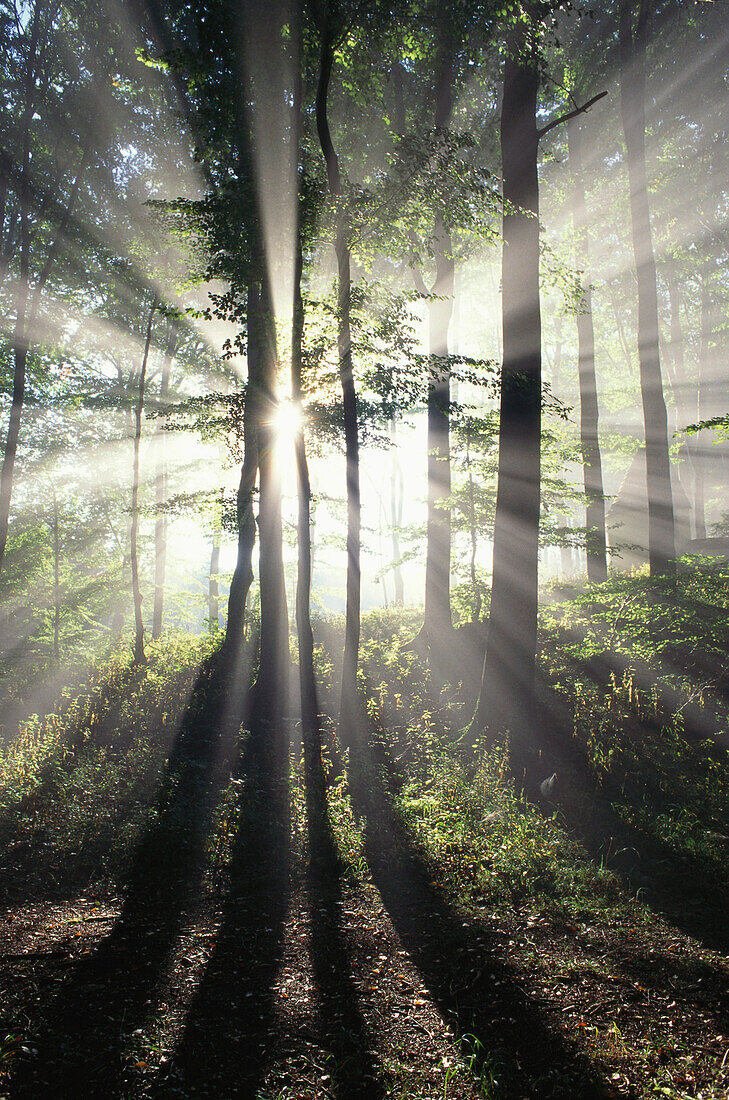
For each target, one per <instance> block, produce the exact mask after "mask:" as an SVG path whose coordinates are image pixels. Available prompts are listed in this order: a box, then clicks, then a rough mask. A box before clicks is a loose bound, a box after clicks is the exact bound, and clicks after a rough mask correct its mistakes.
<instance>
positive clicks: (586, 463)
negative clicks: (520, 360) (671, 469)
mask: <svg viewBox="0 0 729 1100" xmlns="http://www.w3.org/2000/svg"><path fill="white" fill-rule="evenodd" d="M567 140H568V145H569V158H570V166H571V168H572V187H573V201H572V216H573V218H574V226H575V261H576V266H577V268H578V269H580V270H581V271H582V272H583V282H582V286H581V288H580V290H581V299H582V300H581V302H580V312H579V313H578V314H577V344H578V367H579V381H580V443H581V446H582V468H583V475H584V483H585V497H586V498H587V515H586V527H587V579H588V581H590V582H591V583H599V582H601V581H605V580H607V552H606V539H605V498H604V495H603V482H602V458H601V455H600V437H599V410H598V404H597V380H596V377H595V333H594V329H593V324H592V290H591V288H590V241H589V236H588V229H587V224H588V223H587V203H586V200H585V181H584V177H583V167H582V132H581V126H580V122H579V120H578V119H576V118H574V119H571V120H570V121H569V122H568V123H567Z"/></svg>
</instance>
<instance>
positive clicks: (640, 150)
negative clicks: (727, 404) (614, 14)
mask: <svg viewBox="0 0 729 1100" xmlns="http://www.w3.org/2000/svg"><path fill="white" fill-rule="evenodd" d="M634 8H635V4H634V3H633V2H632V0H621V2H620V29H619V39H620V62H621V69H620V107H621V114H622V118H623V130H624V132H625V146H626V154H627V163H628V177H629V181H630V213H631V222H632V231H633V252H634V255H635V266H636V272H637V276H638V360H639V363H640V388H641V395H642V399H643V420H644V424H645V446H646V488H647V492H648V556H649V561H650V572H651V576H652V577H658V576H666V577H668V578H675V575H676V560H675V559H676V551H675V533H674V519H673V496H672V493H671V466H670V459H669V454H668V418H667V414H666V403H665V401H664V398H663V382H662V379H661V363H660V355H659V350H658V294H657V290H656V266H655V259H654V255H653V240H652V236H651V223H650V209H649V206H648V182H647V175H646V164H645V43H646V25H647V19H648V10H649V5H648V0H640V6H639V13H638V21H637V26H636V30H635V32H634V30H633V9H634Z"/></svg>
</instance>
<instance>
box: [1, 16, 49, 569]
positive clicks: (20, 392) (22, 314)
mask: <svg viewBox="0 0 729 1100" xmlns="http://www.w3.org/2000/svg"><path fill="white" fill-rule="evenodd" d="M42 7H43V5H42V4H41V3H36V5H35V8H34V11H33V22H32V25H31V30H30V38H29V42H28V56H27V58H26V67H25V80H24V85H25V86H24V93H25V102H24V105H23V115H22V118H21V124H20V125H21V133H22V142H23V144H22V149H23V152H22V162H21V170H20V188H19V195H18V203H19V206H20V271H19V280H18V290H17V294H16V312H15V327H14V331H13V339H12V345H11V346H12V349H13V397H12V402H11V405H10V420H9V423H8V431H7V435H6V436H5V450H4V453H3V465H2V471H1V472H0V569H2V564H3V560H4V558H5V548H6V546H7V542H8V526H9V523H10V501H11V497H12V493H13V474H14V471H15V458H16V455H17V453H18V439H19V437H20V420H21V417H22V413H23V404H24V402H25V382H26V369H27V364H28V348H29V337H28V325H27V311H28V298H29V294H30V285H29V284H30V220H29V219H30V209H29V208H30V152H31V150H30V144H31V130H30V127H31V119H32V115H33V105H34V101H35V100H34V83H35V67H36V57H37V53H38V37H39V33H40V16H41V8H42Z"/></svg>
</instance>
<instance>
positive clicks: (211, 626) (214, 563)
mask: <svg viewBox="0 0 729 1100" xmlns="http://www.w3.org/2000/svg"><path fill="white" fill-rule="evenodd" d="M220 497H221V500H220V506H218V505H216V506H215V514H214V516H213V545H212V549H211V551H210V576H209V578H208V630H209V632H210V633H211V634H217V633H218V630H219V629H220V620H219V615H220V580H219V578H220V536H221V515H220V512H221V508H222V497H223V494H222V492H221V494H220Z"/></svg>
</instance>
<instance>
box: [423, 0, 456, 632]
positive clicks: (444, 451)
mask: <svg viewBox="0 0 729 1100" xmlns="http://www.w3.org/2000/svg"><path fill="white" fill-rule="evenodd" d="M438 15H439V19H438V27H439V31H438V33H439V42H438V55H437V60H436V82H435V117H434V123H435V128H436V131H441V130H445V129H446V128H447V127H448V125H449V123H450V118H451V113H452V110H453V94H452V83H453V45H452V42H451V23H450V18H449V12H448V8H447V4H446V3H445V2H443V0H441V2H440V3H439V5H438ZM433 251H434V257H435V282H434V283H433V286H432V288H431V295H434V296H435V297H432V298H431V300H430V301H429V303H428V344H429V346H428V352H429V355H430V379H429V383H428V523H427V547H426V558H425V614H424V623H423V626H424V630H425V635H426V637H427V639H428V644H429V645H431V644H432V643H433V642H437V643H439V644H440V645H442V644H443V641H444V635H447V633H448V632H449V631H450V630H451V629H452V626H453V621H452V618H451V591H450V576H451V512H450V504H449V498H450V495H451V456H450V397H451V372H450V364H449V361H448V358H447V357H448V326H449V324H450V322H451V318H452V316H453V306H454V293H455V263H454V261H453V242H452V240H451V235H450V233H449V232H448V229H447V228H446V225H445V222H444V220H443V216H442V214H440V213H438V214H437V215H436V218H435V228H434V233H433Z"/></svg>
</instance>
